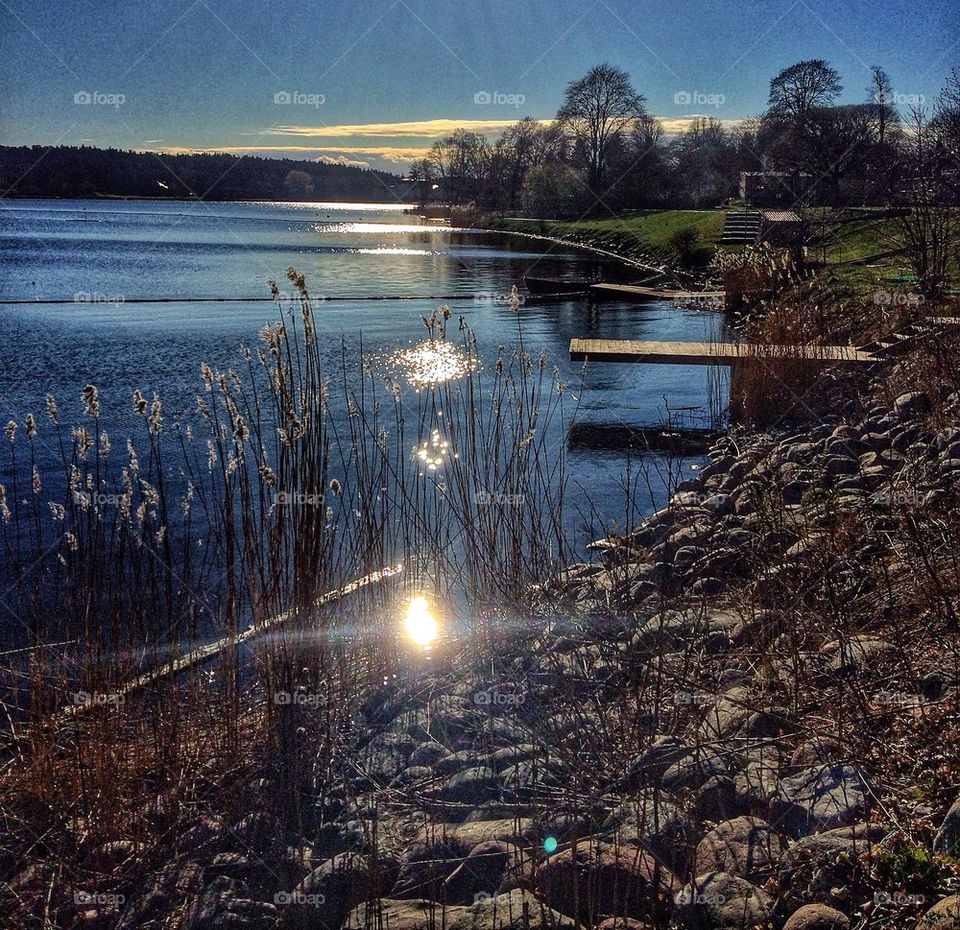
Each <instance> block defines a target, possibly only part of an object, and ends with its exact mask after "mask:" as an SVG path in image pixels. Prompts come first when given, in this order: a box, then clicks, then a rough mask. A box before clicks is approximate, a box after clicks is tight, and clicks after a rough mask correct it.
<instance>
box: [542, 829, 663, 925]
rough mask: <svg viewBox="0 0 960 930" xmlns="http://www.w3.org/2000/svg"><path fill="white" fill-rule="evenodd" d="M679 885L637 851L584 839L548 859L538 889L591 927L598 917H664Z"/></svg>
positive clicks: (551, 902)
mask: <svg viewBox="0 0 960 930" xmlns="http://www.w3.org/2000/svg"><path fill="white" fill-rule="evenodd" d="M676 885H677V882H676V879H675V878H674V875H673V873H672V872H671V871H670V870H669V869H667V868H666V867H665V866H663V865H661V864H660V863H659V862H657V860H656V859H654V858H653V856H651V855H650V854H649V853H648V852H645V851H644V850H642V849H640V848H638V847H628V846H620V845H617V844H613V843H605V842H602V841H598V840H596V839H587V840H582V841H580V842H578V843H576V844H574V845H573V846H571V847H570V848H568V849H565V850H563V851H561V852H558V853H556V854H555V855H553V856H550V857H549V858H548V859H547V860H546V861H545V862H543V863H542V865H541V866H540V867H539V869H538V870H537V888H538V890H539V892H540V894H541V896H542V898H543V900H544V901H545V902H546V903H547V904H548V905H549V906H550V907H552V908H553V909H554V910H557V911H559V912H560V913H562V914H566V915H567V916H569V917H574V918H579V919H581V920H584V921H589V922H590V923H593V922H595V920H596V918H597V917H598V916H599V915H600V914H604V915H610V916H623V917H635V918H639V919H645V918H656V917H658V916H660V917H662V916H663V915H664V914H665V913H669V902H670V899H671V897H672V895H673V892H674V890H675V886H676Z"/></svg>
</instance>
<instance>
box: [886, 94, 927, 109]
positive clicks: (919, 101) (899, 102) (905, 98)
mask: <svg viewBox="0 0 960 930" xmlns="http://www.w3.org/2000/svg"><path fill="white" fill-rule="evenodd" d="M873 102H874V103H877V104H886V105H887V106H889V107H922V106H926V103H927V98H926V97H925V96H924V95H923V94H904V93H901V92H900V91H891V92H890V93H889V94H888V93H882V94H881V93H876V94H874V95H873Z"/></svg>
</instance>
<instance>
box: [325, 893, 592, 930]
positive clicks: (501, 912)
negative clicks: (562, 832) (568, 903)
mask: <svg viewBox="0 0 960 930" xmlns="http://www.w3.org/2000/svg"><path fill="white" fill-rule="evenodd" d="M370 927H384V928H389V930H438V928H440V927H443V928H445V930H568V928H571V930H572V928H573V921H572V920H569V919H568V918H566V917H564V916H563V915H562V914H558V913H557V912H556V911H553V910H551V909H550V908H548V907H547V906H546V905H545V904H543V902H542V901H539V900H538V899H537V898H536V897H535V896H534V895H533V894H531V893H530V892H529V891H526V890H522V889H520V888H516V889H514V890H513V891H510V892H508V893H506V894H501V895H496V896H495V897H488V896H483V895H480V896H478V899H477V901H476V903H474V904H472V905H470V906H468V907H463V906H457V905H453V906H449V905H448V906H447V907H443V906H441V905H439V904H437V903H436V902H435V901H426V900H412V901H398V900H395V899H391V898H381V899H380V900H378V901H372V902H370V903H369V904H367V905H362V906H360V907H357V908H355V909H354V910H353V911H352V912H351V913H350V915H349V917H348V918H347V921H346V923H345V924H344V925H343V930H369V928H370Z"/></svg>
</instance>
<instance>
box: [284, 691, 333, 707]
mask: <svg viewBox="0 0 960 930" xmlns="http://www.w3.org/2000/svg"><path fill="white" fill-rule="evenodd" d="M273 703H274V704H280V705H284V706H287V705H293V706H295V707H326V705H327V696H326V695H325V694H319V693H310V692H308V691H274V692H273Z"/></svg>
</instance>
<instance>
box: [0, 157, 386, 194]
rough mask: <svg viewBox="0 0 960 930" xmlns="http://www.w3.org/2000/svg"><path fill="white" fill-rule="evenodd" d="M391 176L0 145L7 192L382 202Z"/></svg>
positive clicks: (308, 165)
mask: <svg viewBox="0 0 960 930" xmlns="http://www.w3.org/2000/svg"><path fill="white" fill-rule="evenodd" d="M398 180H399V179H398V178H397V177H396V176H394V175H391V174H388V173H386V172H383V171H371V170H367V169H365V168H355V167H350V166H345V165H328V164H322V163H320V162H310V161H293V160H291V159H288V158H283V159H277V158H256V157H252V156H242V157H238V156H235V155H162V154H156V153H152V152H130V151H121V150H119V149H98V148H92V147H89V146H81V147H75V146H55V147H52V148H48V147H47V146H42V145H33V146H21V147H17V148H14V147H10V146H0V189H2V190H3V191H4V195H5V196H7V197H11V196H12V197H169V198H177V199H187V198H191V197H203V198H204V199H206V200H308V199H309V200H355V201H382V200H390V199H393V198H394V197H395V196H400V195H401V193H402V191H401V190H400V188H398V187H397V186H396V185H397V183H398Z"/></svg>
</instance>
